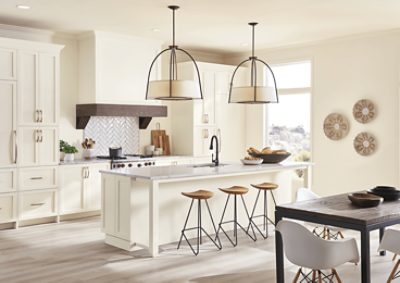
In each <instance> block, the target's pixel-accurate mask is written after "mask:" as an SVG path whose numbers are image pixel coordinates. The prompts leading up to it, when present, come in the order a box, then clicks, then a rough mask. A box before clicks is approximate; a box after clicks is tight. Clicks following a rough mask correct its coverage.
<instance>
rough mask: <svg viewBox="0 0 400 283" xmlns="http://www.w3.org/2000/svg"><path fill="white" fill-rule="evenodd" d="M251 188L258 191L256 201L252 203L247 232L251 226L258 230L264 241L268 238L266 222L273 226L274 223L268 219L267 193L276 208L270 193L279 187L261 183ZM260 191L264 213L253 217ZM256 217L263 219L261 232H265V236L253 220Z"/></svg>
mask: <svg viewBox="0 0 400 283" xmlns="http://www.w3.org/2000/svg"><path fill="white" fill-rule="evenodd" d="M251 186H252V187H253V188H256V189H258V193H257V197H256V201H255V202H254V206H253V211H252V213H251V216H250V224H249V227H247V231H249V229H250V225H251V224H253V225H254V226H255V227H256V229H257V230H258V232H260V234H261V236H262V237H263V238H264V239H267V238H268V222H270V223H271V224H272V225H274V226H275V223H274V221H272V220H271V218H269V217H268V203H267V200H268V199H267V192H268V191H269V192H270V193H271V196H272V200H273V201H274V204H275V206H276V201H275V196H274V193H273V192H272V191H273V190H275V189H277V188H278V187H279V186H278V185H277V184H274V183H262V184H258V185H251ZM261 191H263V192H264V211H263V214H261V215H254V212H255V211H256V208H257V203H258V199H259V197H260V193H261ZM257 217H263V230H265V234H264V233H263V232H262V231H261V230H260V228H259V227H258V226H257V225H256V223H255V222H254V218H257Z"/></svg>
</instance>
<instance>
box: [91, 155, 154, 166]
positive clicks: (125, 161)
mask: <svg viewBox="0 0 400 283" xmlns="http://www.w3.org/2000/svg"><path fill="white" fill-rule="evenodd" d="M97 158H99V159H106V160H110V161H111V165H110V166H111V169H118V168H134V167H136V168H140V167H147V166H157V160H156V158H154V157H152V156H144V155H137V154H126V155H125V156H123V157H119V158H110V157H109V156H97Z"/></svg>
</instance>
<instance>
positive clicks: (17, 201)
mask: <svg viewBox="0 0 400 283" xmlns="http://www.w3.org/2000/svg"><path fill="white" fill-rule="evenodd" d="M62 48H63V47H62V46H60V45H54V44H47V43H39V42H31V41H25V40H16V39H9V38H0V101H1V103H0V121H1V123H0V144H1V146H0V224H4V223H13V224H15V226H17V223H19V222H20V223H23V221H26V220H33V219H37V218H43V217H51V216H56V215H57V187H58V180H57V179H58V160H59V157H58V140H59V138H58V123H59V121H58V120H59V112H60V111H59V56H60V51H61V49H62Z"/></svg>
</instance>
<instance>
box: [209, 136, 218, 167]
mask: <svg viewBox="0 0 400 283" xmlns="http://www.w3.org/2000/svg"><path fill="white" fill-rule="evenodd" d="M214 140H215V142H216V145H215V159H214V154H213V155H212V162H213V163H214V165H215V166H218V165H219V159H218V153H219V150H218V146H219V145H218V144H219V142H218V137H217V136H216V135H213V136H212V137H211V144H210V150H213V149H214V147H213V142H214Z"/></svg>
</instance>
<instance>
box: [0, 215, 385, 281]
mask: <svg viewBox="0 0 400 283" xmlns="http://www.w3.org/2000/svg"><path fill="white" fill-rule="evenodd" d="M99 227H100V219H99V218H98V217H91V218H86V219H80V220H75V221H66V222H62V223H59V224H54V223H53V224H45V225H38V226H31V227H23V228H20V229H17V230H2V231H0V266H1V268H0V282H7V283H26V282H40V283H42V282H43V283H50V282H57V283H64V282H68V283H69V282H77V283H80V282H100V283H102V282H104V283H106V282H112V283H119V282H174V283H179V282H198V283H202V282H216V283H224V282H227V283H228V282H229V283H231V282H233V283H235V282H246V283H252V282H254V283H257V282H271V283H272V282H275V254H274V238H273V235H271V237H270V238H268V239H266V240H259V241H257V242H256V243H254V242H253V241H251V240H250V239H248V238H247V237H246V236H244V235H240V239H239V245H238V246H237V247H236V248H233V247H231V246H230V245H229V243H228V242H227V241H226V239H223V246H224V248H223V250H222V251H217V250H216V249H215V248H214V246H213V245H212V244H211V243H206V244H205V245H204V247H203V249H202V250H201V252H200V254H199V256H197V257H195V256H193V255H192V253H191V252H190V250H189V248H188V247H187V246H186V245H183V246H182V249H180V250H176V243H173V244H169V245H165V246H163V247H162V250H163V251H162V253H161V255H160V257H158V258H155V259H152V258H149V257H148V253H147V252H146V251H144V250H142V251H136V252H132V253H129V252H125V251H122V250H119V249H117V248H114V247H111V246H108V245H106V244H104V241H103V237H104V236H103V234H102V233H101V232H100V228H99ZM271 230H272V229H271ZM271 230H270V231H271ZM345 235H346V236H352V237H357V236H358V235H357V233H355V232H352V231H346V232H345ZM371 238H372V244H371V254H372V263H373V264H372V273H373V277H372V282H376V283H381V282H385V281H386V279H387V276H388V275H389V273H390V270H391V268H392V266H393V262H392V261H391V258H392V255H391V254H388V255H387V256H385V257H380V256H379V255H378V253H377V252H376V249H377V240H378V234H377V233H375V232H373V234H372V235H371ZM286 266H287V269H286V276H287V280H289V279H292V278H293V276H294V275H295V272H296V270H297V267H295V266H293V265H290V264H287V265H286ZM359 269H360V265H358V266H355V265H354V264H345V265H343V266H341V267H339V268H338V269H337V271H338V273H339V275H340V276H341V278H342V280H343V282H352V283H353V282H360V279H359V274H360V271H359Z"/></svg>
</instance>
